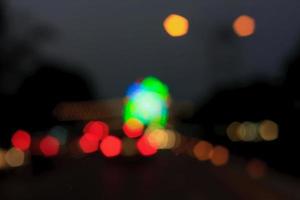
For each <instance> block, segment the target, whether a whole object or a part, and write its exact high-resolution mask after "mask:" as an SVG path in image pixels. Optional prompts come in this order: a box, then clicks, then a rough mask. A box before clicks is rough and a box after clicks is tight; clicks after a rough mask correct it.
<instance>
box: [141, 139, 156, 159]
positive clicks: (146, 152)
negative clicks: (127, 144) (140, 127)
mask: <svg viewBox="0 0 300 200" xmlns="http://www.w3.org/2000/svg"><path fill="white" fill-rule="evenodd" d="M136 147H137V149H138V150H139V152H140V154H141V155H143V156H152V155H154V154H156V152H157V148H156V147H155V146H153V145H152V144H151V143H150V142H149V140H148V138H147V137H146V136H145V135H144V136H142V137H141V138H140V139H139V140H138V141H137V143H136Z"/></svg>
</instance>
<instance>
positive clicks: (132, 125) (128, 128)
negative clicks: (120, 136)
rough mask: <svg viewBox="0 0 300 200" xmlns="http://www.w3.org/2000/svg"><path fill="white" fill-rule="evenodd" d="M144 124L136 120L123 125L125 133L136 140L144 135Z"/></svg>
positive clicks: (132, 119)
mask: <svg viewBox="0 0 300 200" xmlns="http://www.w3.org/2000/svg"><path fill="white" fill-rule="evenodd" d="M143 130H144V124H143V123H142V122H141V121H140V120H138V119H135V118H130V119H128V120H127V121H126V122H125V123H124V125H123V131H124V133H125V134H126V135H127V136H128V137H129V138H136V137H139V136H141V135H142V134H143Z"/></svg>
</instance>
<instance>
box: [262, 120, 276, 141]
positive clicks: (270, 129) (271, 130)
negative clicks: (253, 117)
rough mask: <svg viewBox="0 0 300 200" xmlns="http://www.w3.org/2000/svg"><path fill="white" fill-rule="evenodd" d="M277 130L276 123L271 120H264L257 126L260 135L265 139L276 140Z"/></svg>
mask: <svg viewBox="0 0 300 200" xmlns="http://www.w3.org/2000/svg"><path fill="white" fill-rule="evenodd" d="M278 132H279V130H278V125H277V124H276V123H275V122H273V121H271V120H265V121H263V122H262V123H261V124H260V126H259V134H260V137H261V138H262V139H263V140H266V141H272V140H276V139H277V138H278Z"/></svg>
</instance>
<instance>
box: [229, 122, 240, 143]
mask: <svg viewBox="0 0 300 200" xmlns="http://www.w3.org/2000/svg"><path fill="white" fill-rule="evenodd" d="M240 125H241V123H239V122H232V123H231V124H230V125H229V126H228V127H227V129H226V133H227V136H228V138H229V139H230V140H231V141H233V142H236V141H239V140H240V138H239V136H238V128H239V127H240Z"/></svg>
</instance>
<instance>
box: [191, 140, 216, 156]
mask: <svg viewBox="0 0 300 200" xmlns="http://www.w3.org/2000/svg"><path fill="white" fill-rule="evenodd" d="M212 151H213V145H212V144H211V143H209V142H207V141H204V140H203V141H199V142H198V143H197V144H196V145H195V146H194V148H193V152H194V156H195V157H196V158H197V159H198V160H202V161H204V160H208V159H209V158H210V156H211V154H212Z"/></svg>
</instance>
